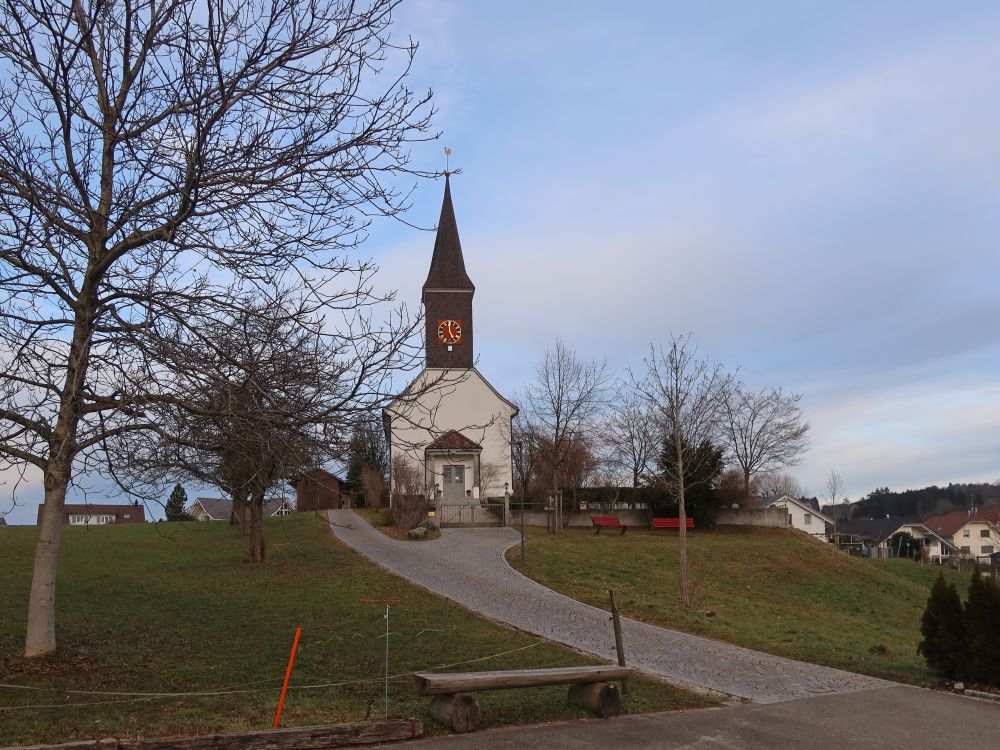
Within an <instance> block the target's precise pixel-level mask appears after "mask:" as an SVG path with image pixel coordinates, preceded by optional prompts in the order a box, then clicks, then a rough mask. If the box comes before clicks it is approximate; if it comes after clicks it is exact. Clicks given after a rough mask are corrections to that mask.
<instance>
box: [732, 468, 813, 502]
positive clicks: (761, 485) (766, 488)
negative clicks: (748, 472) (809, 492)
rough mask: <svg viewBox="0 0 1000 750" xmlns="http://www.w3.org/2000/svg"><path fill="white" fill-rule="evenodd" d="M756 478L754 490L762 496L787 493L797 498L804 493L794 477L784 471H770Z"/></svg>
mask: <svg viewBox="0 0 1000 750" xmlns="http://www.w3.org/2000/svg"><path fill="white" fill-rule="evenodd" d="M741 479H742V471H741ZM756 480H757V486H756V491H757V492H759V493H760V494H761V495H762V496H763V497H772V496H780V495H788V496H789V497H795V498H799V497H803V496H804V495H805V494H806V493H805V489H804V488H803V487H802V485H801V484H799V483H798V481H796V479H795V477H793V476H792V475H791V474H786V473H785V472H781V471H772V472H769V473H767V474H758V475H757V477H756ZM751 489H753V488H751Z"/></svg>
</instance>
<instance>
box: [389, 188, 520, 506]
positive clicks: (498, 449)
mask: <svg viewBox="0 0 1000 750" xmlns="http://www.w3.org/2000/svg"><path fill="white" fill-rule="evenodd" d="M475 293H476V287H475V285H474V284H473V283H472V280H471V279H470V278H469V275H468V273H466V270H465V258H464V257H463V255H462V243H461V242H460V241H459V237H458V224H457V222H456V221H455V209H454V207H453V206H452V202H451V184H450V181H449V175H448V173H447V172H446V173H445V183H444V202H443V203H442V205H441V218H440V220H439V221H438V227H437V236H436V237H435V240H434V254H433V255H432V256H431V265H430V270H429V271H428V273H427V280H426V281H425V282H424V286H423V299H422V302H423V307H424V317H425V319H426V320H425V326H424V351H425V357H426V360H425V366H424V369H423V370H422V371H421V372H420V374H419V375H417V377H416V378H414V380H413V382H411V383H410V385H409V386H407V388H406V389H405V390H404V391H403V393H402V394H401V395H400V396H398V397H397V398H396V399H395V400H394V401H393V402H392V403H391V404H390V405H389V406H387V407H386V408H385V410H384V411H383V414H382V418H383V422H384V424H385V429H386V435H387V437H388V439H389V460H390V466H395V467H397V470H396V471H392V472H391V474H393V475H397V476H392V477H391V478H390V482H391V483H392V484H400V481H399V476H398V475H399V474H400V472H399V470H398V468H399V466H400V464H401V463H402V462H405V474H406V475H407V476H409V477H415V478H417V482H416V484H417V485H418V487H419V491H420V493H421V494H424V495H425V497H428V498H436V500H437V502H440V503H457V504H460V503H476V504H478V502H479V499H480V498H487V497H501V496H502V495H503V494H504V489H505V485H507V486H508V487H509V486H512V479H511V477H512V465H511V421H512V420H513V418H514V415H515V414H517V407H516V406H515V405H514V404H512V403H511V402H510V401H508V400H507V399H506V398H504V397H503V396H502V395H500V393H499V392H497V390H496V389H495V388H494V387H493V386H492V385H490V383H489V381H488V380H486V378H484V377H483V375H482V374H481V373H480V372H479V370H477V369H476V360H475V350H474V348H473V341H474V332H475V327H474V325H473V316H472V298H473V297H474V296H475ZM410 489H411V490H412V489H413V488H412V487H411V488H410ZM391 490H392V491H393V492H406V489H404V488H403V487H401V486H392V487H391Z"/></svg>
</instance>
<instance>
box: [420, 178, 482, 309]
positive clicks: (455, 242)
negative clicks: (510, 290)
mask: <svg viewBox="0 0 1000 750" xmlns="http://www.w3.org/2000/svg"><path fill="white" fill-rule="evenodd" d="M424 289H425V290H426V289H468V290H470V291H475V289H476V287H475V285H474V284H473V283H472V280H471V279H470V278H469V274H467V273H466V272H465V258H464V257H463V256H462V242H461V240H459V238H458V223H457V222H456V221H455V208H454V207H453V206H452V205H451V183H450V182H449V180H448V175H445V177H444V202H443V203H442V204H441V218H440V219H438V227H437V236H436V237H435V239H434V255H433V256H432V257H431V269H430V271H428V273H427V281H425V282H424Z"/></svg>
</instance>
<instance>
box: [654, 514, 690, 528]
mask: <svg viewBox="0 0 1000 750" xmlns="http://www.w3.org/2000/svg"><path fill="white" fill-rule="evenodd" d="M684 521H685V523H684V526H685V527H686V528H688V529H693V528H694V519H693V518H691V517H690V516H688V517H687V518H685V519H684ZM652 525H653V528H654V529H679V528H680V527H681V519H679V518H654V519H653V524H652Z"/></svg>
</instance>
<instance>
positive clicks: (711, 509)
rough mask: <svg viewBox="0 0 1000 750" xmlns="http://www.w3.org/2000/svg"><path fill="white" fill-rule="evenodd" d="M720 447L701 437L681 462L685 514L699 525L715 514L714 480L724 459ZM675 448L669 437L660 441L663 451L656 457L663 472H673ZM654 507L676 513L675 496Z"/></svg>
mask: <svg viewBox="0 0 1000 750" xmlns="http://www.w3.org/2000/svg"><path fill="white" fill-rule="evenodd" d="M722 453H723V450H722V448H720V447H718V446H716V445H714V444H713V443H712V442H710V441H708V440H703V441H702V442H701V444H700V445H699V446H698V448H697V449H696V450H693V451H690V452H689V456H688V461H687V463H686V464H685V466H684V484H685V486H686V488H687V491H686V492H685V498H684V506H685V509H686V511H687V515H689V516H691V517H692V518H693V519H694V522H695V524H696V525H698V526H708V525H709V524H710V523H711V522H712V520H713V519H714V518H715V510H716V506H717V505H718V499H717V496H716V492H715V484H716V480H718V478H719V476H720V475H721V474H722V469H723V468H724V466H725V463H724V461H723V458H722ZM676 466H677V451H676V450H674V442H673V438H672V437H668V438H667V439H666V440H664V442H663V451H662V452H661V453H660V456H659V459H658V460H657V468H658V469H659V470H660V472H661V474H662V475H671V474H672V473H676ZM653 510H654V511H656V512H658V513H662V512H667V513H677V500H676V499H674V501H673V502H672V503H669V504H659V503H657V504H654V506H653Z"/></svg>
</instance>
